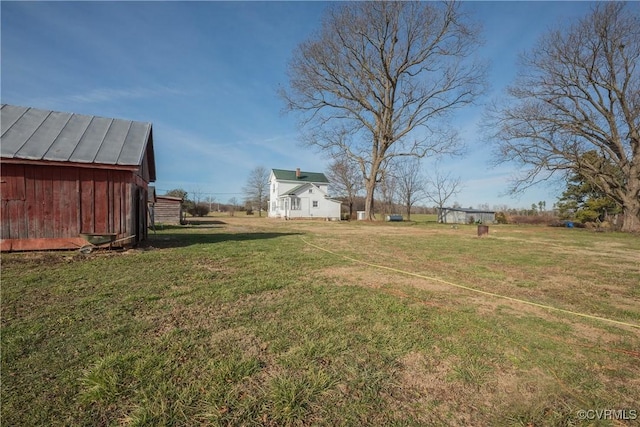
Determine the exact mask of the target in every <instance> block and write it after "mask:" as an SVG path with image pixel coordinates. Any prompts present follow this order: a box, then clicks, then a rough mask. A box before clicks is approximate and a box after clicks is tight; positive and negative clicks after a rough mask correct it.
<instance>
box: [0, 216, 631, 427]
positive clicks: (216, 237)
mask: <svg viewBox="0 0 640 427" xmlns="http://www.w3.org/2000/svg"><path fill="white" fill-rule="evenodd" d="M310 244H313V245H317V246H320V247H322V248H325V249H327V250H329V251H331V253H329V252H326V251H322V250H319V249H317V248H316V247H314V246H311V245H310ZM354 259H356V260H360V261H363V262H366V263H368V264H363V263H360V262H355V261H354ZM376 265H377V266H385V267H391V268H394V269H395V270H393V271H392V270H388V269H380V268H378V267H375V266H376ZM404 272H410V273H417V274H420V275H421V276H423V277H422V278H421V277H416V276H411V275H407V274H405V273H404ZM445 282H446V283H445ZM458 286H464V287H466V288H471V289H476V290H480V291H485V292H490V293H492V294H495V295H500V296H505V297H509V298H513V299H517V300H526V301H530V302H535V303H539V304H543V305H546V306H549V307H555V308H559V309H563V310H568V311H572V312H577V313H581V314H586V315H593V316H597V317H602V318H606V319H612V320H616V321H620V322H623V323H626V324H628V325H627V326H625V325H621V324H616V323H611V322H606V321H603V320H597V319H593V318H585V317H580V316H577V315H572V314H568V313H566V312H560V311H556V310H553V309H552V308H539V307H534V306H531V305H528V304H525V303H522V302H518V301H514V300H509V299H504V298H501V297H498V296H493V295H487V294H482V293H477V292H474V291H473V290H469V289H464V288H461V287H458ZM1 292H2V293H1V296H2V301H1V303H2V330H1V333H2V336H1V339H2V341H1V344H2V349H1V351H2V371H1V374H2V383H1V387H2V388H1V392H2V396H1V397H2V407H1V415H2V425H6V426H35V425H53V426H56V425H60V426H62V425H65V426H69V425H71V426H77V425H87V426H88V425H91V426H93V425H105V426H107V425H113V426H119V425H148V426H157V425H176V426H180V425H183V426H191V425H264V426H281V425H285V426H286V425H325V426H333V425H353V426H361V425H374V426H378V425H456V426H458V425H498V426H500V425H504V426H507V425H509V426H511V425H515V426H547V425H548V426H556V425H557V426H565V425H612V426H615V425H639V424H640V423H639V420H628V419H627V420H615V419H612V418H615V417H616V416H617V417H618V418H620V417H622V416H625V417H626V418H633V415H634V414H636V413H637V415H638V416H640V404H639V403H638V402H639V401H640V399H638V396H640V381H639V378H640V329H639V328H638V327H637V325H640V239H639V238H638V236H632V235H625V234H619V233H595V232H592V231H588V230H568V229H558V228H549V227H514V226H491V227H490V235H489V236H488V237H483V238H478V237H477V235H476V229H475V227H474V226H460V227H459V228H456V229H453V228H451V227H450V226H447V225H440V224H434V223H429V222H426V221H416V222H413V223H394V224H389V223H364V222H361V223H356V222H351V223H347V222H323V221H280V220H277V221H274V220H268V219H265V218H257V217H256V218H250V217H235V218H230V217H229V218H221V217H220V218H215V221H212V222H210V223H209V224H202V225H197V226H189V227H167V228H165V229H164V230H162V231H158V232H157V234H155V235H152V236H151V238H150V241H149V243H148V245H147V246H146V247H141V248H138V249H133V250H129V251H125V252H118V251H112V252H108V251H98V252H94V253H93V254H91V255H88V256H84V255H81V254H78V253H75V252H62V253H26V254H3V255H2V288H1ZM633 325H636V326H635V327H634V326H633ZM581 410H584V411H592V412H588V413H587V414H588V417H589V418H594V417H596V416H597V415H596V412H595V411H601V410H614V411H618V412H616V413H614V414H613V416H612V415H611V414H609V415H610V416H609V417H608V418H609V419H604V420H598V419H595V420H594V419H586V420H583V419H581V418H584V417H583V416H582V414H583V412H580V411H581ZM633 411H636V412H633ZM600 418H605V417H603V416H601V417H600Z"/></svg>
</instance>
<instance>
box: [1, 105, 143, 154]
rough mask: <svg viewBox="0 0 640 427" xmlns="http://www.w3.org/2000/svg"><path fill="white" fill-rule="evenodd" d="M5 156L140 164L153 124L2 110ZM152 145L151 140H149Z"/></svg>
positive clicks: (22, 109) (20, 109)
mask: <svg viewBox="0 0 640 427" xmlns="http://www.w3.org/2000/svg"><path fill="white" fill-rule="evenodd" d="M0 129H1V133H0V135H1V136H0V154H1V156H2V157H3V158H10V159H25V160H47V161H53V162H76V163H95V164H105V165H121V166H139V165H141V164H142V160H143V158H144V154H145V150H146V148H147V144H148V142H149V141H150V140H152V131H151V123H144V122H134V121H131V120H122V119H108V118H104V117H97V116H86V115H82V114H74V113H61V112H57V111H49V110H40V109H36V108H30V107H18V106H14V105H7V104H2V105H1V106H0ZM151 143H153V142H151Z"/></svg>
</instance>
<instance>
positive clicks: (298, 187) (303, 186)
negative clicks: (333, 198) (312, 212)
mask: <svg viewBox="0 0 640 427" xmlns="http://www.w3.org/2000/svg"><path fill="white" fill-rule="evenodd" d="M309 187H310V188H315V189H316V190H318V191H319V192H320V193H321V194H324V195H325V196H326V195H327V193H325V192H324V191H322V189H321V188H320V187H318V186H317V185H314V184H313V183H312V182H304V183H302V184H300V185H296V186H295V187H293V188H292V189H290V190H287V191H285V192H284V193H281V194H280V195H279V197H282V196H292V195H295V194H298V193H299V192H300V191H301V190H302V189H306V188H309Z"/></svg>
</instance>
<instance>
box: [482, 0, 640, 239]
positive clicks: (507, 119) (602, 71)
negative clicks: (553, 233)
mask: <svg viewBox="0 0 640 427" xmlns="http://www.w3.org/2000/svg"><path fill="white" fill-rule="evenodd" d="M639 12H640V6H638V4H632V5H626V4H624V3H617V2H605V3H598V4H596V5H595V6H594V8H593V10H592V12H591V13H590V14H589V15H588V16H586V17H584V18H583V19H581V20H579V21H577V22H576V23H574V24H573V25H563V26H562V27H560V28H559V29H557V30H554V31H551V32H549V33H548V34H547V35H546V36H545V37H543V38H542V39H541V40H540V41H539V43H538V44H537V46H536V47H535V48H533V49H532V50H531V51H530V52H527V53H526V54H524V55H523V56H522V59H521V61H522V66H521V71H520V73H519V76H518V78H517V80H516V81H515V84H514V85H513V86H511V87H510V88H509V89H508V96H509V99H508V100H507V102H506V103H505V104H503V105H501V106H496V107H494V108H493V109H492V110H491V112H490V113H489V115H490V116H491V120H490V121H489V126H490V127H491V129H492V131H491V132H490V134H491V135H492V136H493V137H495V138H497V140H498V150H497V160H498V161H499V162H502V161H507V162H516V163H518V164H520V165H522V166H524V169H523V170H524V173H522V174H521V175H520V176H518V177H516V178H515V179H514V186H513V188H512V189H513V190H514V191H518V190H521V189H524V188H527V187H528V186H530V185H532V184H534V183H536V182H539V181H540V180H543V179H548V178H549V176H550V175H552V174H554V173H557V172H560V173H566V174H569V175H571V174H578V175H579V176H581V177H583V178H584V179H585V181H586V182H588V183H589V184H590V185H592V186H593V187H594V188H597V189H599V190H601V191H602V192H603V193H604V194H606V195H608V196H609V197H610V198H611V199H613V200H614V201H615V202H616V203H617V204H618V205H619V206H620V207H621V208H622V211H623V221H624V223H623V230H625V231H640V66H639V64H638V59H639V58H640V18H639ZM590 151H593V152H595V153H597V156H595V158H594V157H593V156H585V155H584V154H585V153H587V152H590ZM590 159H591V160H590ZM611 165H613V166H614V167H611Z"/></svg>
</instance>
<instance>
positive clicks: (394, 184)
mask: <svg viewBox="0 0 640 427" xmlns="http://www.w3.org/2000/svg"><path fill="white" fill-rule="evenodd" d="M380 192H381V193H382V210H383V213H384V214H393V213H394V212H393V211H394V205H395V197H396V195H397V194H398V179H397V177H396V176H395V174H394V171H393V170H392V169H391V168H385V170H384V172H383V173H382V179H381V180H380Z"/></svg>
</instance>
